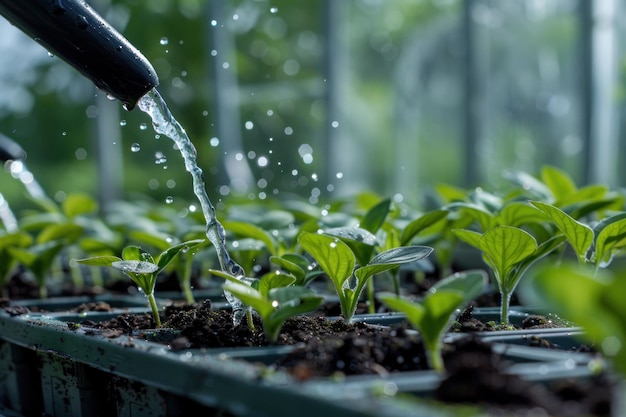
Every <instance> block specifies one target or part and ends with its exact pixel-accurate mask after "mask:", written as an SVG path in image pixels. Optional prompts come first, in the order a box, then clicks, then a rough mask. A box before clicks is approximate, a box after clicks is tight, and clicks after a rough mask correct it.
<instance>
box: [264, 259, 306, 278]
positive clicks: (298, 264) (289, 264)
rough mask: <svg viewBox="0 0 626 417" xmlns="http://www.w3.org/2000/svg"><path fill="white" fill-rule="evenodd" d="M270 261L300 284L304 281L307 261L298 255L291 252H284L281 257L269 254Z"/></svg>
mask: <svg viewBox="0 0 626 417" xmlns="http://www.w3.org/2000/svg"><path fill="white" fill-rule="evenodd" d="M302 261H304V262H302ZM270 262H271V263H273V264H274V265H276V266H278V267H279V268H280V269H282V270H283V271H285V272H287V273H289V274H291V275H293V276H294V277H296V282H297V283H300V284H301V283H303V282H304V277H305V276H306V272H305V271H306V268H307V266H308V262H307V260H306V259H305V258H303V257H301V256H300V255H297V254H293V253H292V254H284V255H283V256H282V257H278V256H270ZM303 264H304V265H303ZM303 266H304V267H303Z"/></svg>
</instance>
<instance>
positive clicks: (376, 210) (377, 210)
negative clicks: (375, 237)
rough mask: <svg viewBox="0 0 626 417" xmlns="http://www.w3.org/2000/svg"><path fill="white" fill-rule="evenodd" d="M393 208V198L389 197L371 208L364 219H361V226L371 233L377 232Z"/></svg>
mask: <svg viewBox="0 0 626 417" xmlns="http://www.w3.org/2000/svg"><path fill="white" fill-rule="evenodd" d="M390 210H391V199H390V198H387V199H385V200H383V201H381V202H380V203H378V204H376V205H375V206H374V207H372V208H371V209H369V211H368V212H367V213H365V216H364V217H363V219H361V222H360V225H359V227H360V228H362V229H365V230H367V231H369V232H371V233H376V232H377V231H378V229H380V227H381V226H382V225H383V223H385V219H386V218H387V216H388V215H389V211H390Z"/></svg>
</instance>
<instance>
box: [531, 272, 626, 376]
mask: <svg viewBox="0 0 626 417" xmlns="http://www.w3.org/2000/svg"><path fill="white" fill-rule="evenodd" d="M624 278H626V277H624V276H617V275H615V274H612V273H611V272H610V271H606V270H602V271H599V273H598V271H597V270H593V269H592V268H589V267H588V266H580V265H576V264H570V263H567V264H563V265H560V266H550V267H545V268H540V269H539V270H538V272H537V273H536V275H535V279H534V281H533V283H534V286H535V289H536V291H535V292H536V294H535V296H536V297H538V298H539V299H540V300H541V301H542V302H543V303H544V304H545V305H547V306H550V308H551V309H553V310H554V312H555V313H557V314H559V315H560V316H561V317H563V318H564V319H566V320H571V321H572V322H574V323H576V324H577V325H579V326H581V327H582V328H583V329H584V334H585V337H586V338H588V339H589V340H591V341H592V342H594V344H595V345H596V346H597V347H598V348H600V349H602V351H603V353H604V354H605V355H606V356H607V357H608V358H611V359H612V362H613V364H614V365H615V367H616V369H617V370H618V371H619V372H621V374H622V375H624V376H626V348H624V346H626V304H624V294H626V279H624Z"/></svg>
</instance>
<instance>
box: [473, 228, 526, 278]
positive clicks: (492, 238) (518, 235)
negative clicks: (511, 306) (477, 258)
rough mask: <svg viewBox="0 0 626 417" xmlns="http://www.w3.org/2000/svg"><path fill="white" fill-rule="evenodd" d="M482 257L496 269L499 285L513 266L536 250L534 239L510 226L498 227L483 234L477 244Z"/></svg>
mask: <svg viewBox="0 0 626 417" xmlns="http://www.w3.org/2000/svg"><path fill="white" fill-rule="evenodd" d="M478 244H479V247H480V250H481V251H482V252H483V255H484V256H486V257H487V258H489V260H490V265H492V266H494V268H495V269H496V271H495V272H496V276H497V279H498V281H499V282H500V283H503V281H504V280H505V279H506V277H507V275H508V273H509V272H510V271H511V269H512V268H513V267H514V266H515V264H517V263H519V262H521V261H523V260H524V259H525V258H527V257H528V256H530V255H532V254H533V253H534V252H535V250H536V249H537V242H536V241H535V238H534V237H532V236H531V235H530V234H529V233H527V232H525V231H523V230H522V229H518V228H516V227H510V226H498V227H496V228H494V229H491V230H489V231H487V232H485V233H484V234H483V235H482V237H481V238H480V241H479V242H478Z"/></svg>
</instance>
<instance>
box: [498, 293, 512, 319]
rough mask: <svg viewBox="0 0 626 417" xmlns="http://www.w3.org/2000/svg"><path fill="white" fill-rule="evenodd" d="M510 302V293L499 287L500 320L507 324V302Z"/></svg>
mask: <svg viewBox="0 0 626 417" xmlns="http://www.w3.org/2000/svg"><path fill="white" fill-rule="evenodd" d="M510 303H511V293H509V292H505V291H502V289H500V322H501V323H502V324H509V304H510Z"/></svg>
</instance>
